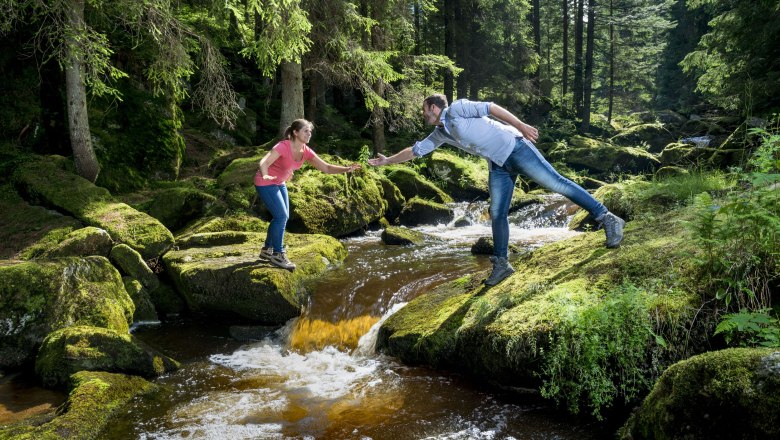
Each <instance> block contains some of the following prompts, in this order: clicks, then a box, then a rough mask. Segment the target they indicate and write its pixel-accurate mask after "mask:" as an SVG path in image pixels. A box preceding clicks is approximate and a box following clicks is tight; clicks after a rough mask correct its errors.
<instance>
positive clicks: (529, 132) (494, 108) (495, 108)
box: [490, 104, 539, 142]
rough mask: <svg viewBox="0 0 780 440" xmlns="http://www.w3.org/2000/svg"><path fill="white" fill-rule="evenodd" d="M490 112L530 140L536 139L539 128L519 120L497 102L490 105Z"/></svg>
mask: <svg viewBox="0 0 780 440" xmlns="http://www.w3.org/2000/svg"><path fill="white" fill-rule="evenodd" d="M490 114H491V115H492V116H495V117H496V118H498V119H500V120H502V121H504V122H506V123H507V124H509V125H511V126H513V127H515V128H516V129H518V131H520V133H521V134H522V135H523V136H525V138H526V139H528V140H529V141H531V142H536V139H537V138H538V137H539V130H537V129H536V128H534V127H531V126H530V125H528V124H526V123H525V122H523V121H521V120H520V119H518V118H517V116H515V115H513V114H512V112H510V111H509V110H507V109H505V108H503V107H501V106H500V105H498V104H491V105H490Z"/></svg>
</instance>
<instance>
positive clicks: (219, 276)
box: [163, 232, 346, 323]
mask: <svg viewBox="0 0 780 440" xmlns="http://www.w3.org/2000/svg"><path fill="white" fill-rule="evenodd" d="M231 234H234V235H235V236H243V239H242V240H243V241H242V242H240V243H238V242H234V243H232V244H228V245H206V246H195V247H190V248H183V249H180V250H177V251H171V252H168V253H166V254H165V255H164V256H163V260H164V262H165V265H166V267H167V268H168V269H169V271H170V274H171V278H173V280H174V282H175V283H176V287H177V290H178V291H179V292H181V293H182V295H183V296H184V298H185V300H186V302H187V305H188V307H189V308H190V309H192V310H196V311H201V312H204V313H209V314H220V313H229V314H234V315H238V316H242V317H245V318H249V319H252V320H256V321H260V322H269V323H283V322H285V321H287V320H288V319H290V318H292V317H295V316H298V315H299V313H300V310H301V305H302V304H303V301H304V300H305V291H304V288H303V285H304V282H305V281H307V280H309V279H311V278H312V277H315V276H318V275H320V274H321V273H322V272H324V271H325V270H326V269H327V268H328V267H329V266H330V265H332V264H338V263H340V262H341V261H342V260H343V259H344V257H345V256H346V250H345V249H344V247H343V246H342V245H341V243H339V242H338V241H337V240H335V239H334V238H332V237H328V236H324V235H298V234H287V235H286V237H285V241H286V244H287V246H288V250H287V254H288V256H289V258H290V259H291V260H292V261H293V262H295V263H296V264H297V265H298V267H297V269H295V271H294V272H288V271H285V270H282V269H279V268H276V267H273V266H271V264H270V263H268V262H266V261H264V260H261V259H260V258H259V257H258V253H259V251H260V248H261V247H262V246H263V244H264V242H265V234H261V233H251V232H245V233H235V232H234V233H231ZM214 235H216V234H214ZM199 240H200V239H199V238H198V236H193V237H192V238H191V239H190V240H188V242H189V243H193V244H194V243H197V242H198V241H199ZM205 242H206V243H208V240H206V241H205Z"/></svg>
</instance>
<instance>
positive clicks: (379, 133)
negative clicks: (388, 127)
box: [371, 80, 387, 156]
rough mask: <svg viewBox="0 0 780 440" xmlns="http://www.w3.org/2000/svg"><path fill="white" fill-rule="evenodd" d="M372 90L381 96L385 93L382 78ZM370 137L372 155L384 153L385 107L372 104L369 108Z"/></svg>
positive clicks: (385, 143)
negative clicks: (371, 108)
mask: <svg viewBox="0 0 780 440" xmlns="http://www.w3.org/2000/svg"><path fill="white" fill-rule="evenodd" d="M374 92H375V93H376V94H377V95H379V96H383V95H384V93H385V84H384V82H382V80H379V81H377V82H376V83H374ZM371 139H372V140H373V142H374V156H376V155H377V154H380V153H381V154H384V152H385V150H386V149H387V142H385V109H383V108H382V107H380V106H379V104H377V105H375V106H374V109H373V110H371Z"/></svg>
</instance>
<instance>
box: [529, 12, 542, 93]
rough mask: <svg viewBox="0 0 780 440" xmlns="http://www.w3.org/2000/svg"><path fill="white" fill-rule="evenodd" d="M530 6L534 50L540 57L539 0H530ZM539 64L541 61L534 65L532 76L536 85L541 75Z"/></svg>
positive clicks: (540, 23)
mask: <svg viewBox="0 0 780 440" xmlns="http://www.w3.org/2000/svg"><path fill="white" fill-rule="evenodd" d="M531 4H532V8H531V23H532V25H533V29H534V50H535V51H536V54H537V55H539V57H540V58H541V56H542V22H541V20H542V14H541V10H540V9H539V8H540V7H539V0H532V2H531ZM541 65H542V63H539V65H538V66H537V67H536V73H535V74H534V78H536V83H537V86H538V83H539V78H540V76H541V71H542V69H541Z"/></svg>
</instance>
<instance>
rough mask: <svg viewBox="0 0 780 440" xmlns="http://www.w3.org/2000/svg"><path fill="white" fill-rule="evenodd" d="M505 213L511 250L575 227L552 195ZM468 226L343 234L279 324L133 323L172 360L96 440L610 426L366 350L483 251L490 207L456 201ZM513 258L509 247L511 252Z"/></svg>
mask: <svg viewBox="0 0 780 440" xmlns="http://www.w3.org/2000/svg"><path fill="white" fill-rule="evenodd" d="M546 200H547V201H546V203H545V204H544V205H532V206H529V207H526V208H523V209H521V210H520V211H518V212H515V213H513V214H511V215H510V224H511V231H510V237H511V243H512V244H514V245H516V246H517V247H518V248H519V249H520V250H521V251H522V250H527V249H532V248H534V247H538V246H540V245H542V244H544V243H547V242H552V241H556V240H560V239H564V238H567V237H571V236H573V235H576V234H577V233H576V232H572V231H569V230H568V229H567V228H566V224H567V220H568V219H569V218H570V216H571V215H572V214H573V211H574V209H573V207H572V205H571V204H569V203H568V202H566V201H565V199H563V198H561V197H559V196H548V198H547V199H546ZM455 208H456V219H457V218H459V217H466V218H468V219H470V221H471V223H472V224H471V225H470V226H465V227H460V228H455V227H453V226H452V225H446V226H445V225H438V226H426V227H419V228H415V229H416V230H419V231H422V232H426V233H429V234H433V235H436V236H438V237H440V238H441V239H442V240H441V242H439V243H435V244H433V243H426V244H425V245H422V246H408V247H402V246H386V245H384V244H382V242H381V240H380V238H379V235H380V234H379V232H368V233H366V234H365V235H362V236H359V237H353V238H347V239H344V240H342V242H343V243H344V245H345V246H346V248H347V250H348V252H349V255H348V257H347V258H346V260H345V261H344V263H343V264H342V265H340V266H339V267H338V268H336V269H333V270H331V271H329V272H328V273H326V274H325V275H324V276H323V277H321V278H320V279H318V280H317V281H316V283H313V284H312V285H310V286H309V291H310V292H311V296H310V300H309V303H308V304H307V306H306V307H305V311H304V313H303V315H302V316H301V317H299V318H296V319H293V320H291V321H289V322H288V323H287V324H286V325H285V326H283V327H281V328H266V327H257V326H252V325H236V323H233V324H234V325H232V326H231V325H228V324H225V323H215V322H211V321H209V320H207V319H205V318H200V319H197V318H195V319H193V318H187V319H186V320H185V319H181V320H173V321H169V322H165V323H164V324H161V325H157V326H144V327H140V328H138V329H136V330H135V335H136V336H137V337H138V338H140V339H142V340H143V341H145V342H147V343H149V344H151V345H153V346H155V347H157V348H159V349H161V350H163V352H165V353H166V354H168V355H169V356H171V357H173V358H174V359H177V360H179V361H181V362H182V368H181V369H180V370H178V371H176V372H175V373H172V374H169V375H166V376H163V377H161V378H159V379H157V380H156V381H155V383H157V384H158V385H160V389H159V391H157V392H155V393H152V394H150V395H147V396H143V397H141V398H137V399H135V401H134V402H133V403H132V404H131V405H130V408H129V410H128V411H127V412H126V414H124V415H123V416H122V417H120V418H119V420H117V421H116V422H115V423H114V424H113V425H112V426H111V427H110V428H109V430H108V432H105V433H104V435H103V436H102V438H105V439H142V440H147V439H149V440H151V439H339V440H343V439H361V440H362V439H376V440H380V439H596V438H603V437H604V436H605V435H609V434H607V433H604V432H601V431H602V430H603V428H601V427H600V426H598V425H596V424H583V423H582V422H578V421H577V420H575V419H574V418H573V417H569V416H568V415H567V414H565V413H563V412H561V411H556V410H555V409H554V408H553V407H552V406H551V405H550V403H549V402H546V401H544V400H542V399H541V398H540V397H538V396H537V395H534V394H523V395H518V394H517V393H508V392H504V391H501V390H497V389H495V388H490V387H488V385H487V384H484V383H480V382H479V381H478V380H477V379H475V378H470V377H466V376H463V375H459V374H456V373H452V372H446V371H434V370H431V369H429V368H425V367H410V366H405V365H403V364H401V363H399V362H398V361H397V360H395V359H393V358H390V357H388V356H384V355H381V354H377V353H375V352H374V344H375V341H376V332H377V330H378V328H379V325H380V324H381V321H382V320H383V319H386V317H387V316H389V315H390V314H392V313H393V312H395V311H396V310H398V309H399V308H401V307H403V305H404V304H406V303H407V302H409V301H411V300H412V299H414V298H415V297H417V296H418V295H420V294H422V293H424V292H425V291H428V290H430V289H431V288H433V287H435V286H436V285H439V284H441V283H445V282H448V281H451V280H454V279H457V278H459V277H461V276H463V275H465V274H469V273H475V272H479V273H480V276H483V277H486V276H487V275H488V270H489V268H490V262H489V261H488V257H487V256H485V255H478V256H475V255H472V254H471V252H470V249H471V245H472V244H473V243H474V242H475V241H476V240H477V238H479V237H480V236H490V224H489V221H488V219H487V215H486V213H485V212H486V208H487V205H486V204H485V203H484V202H482V203H473V204H467V203H462V204H458V205H456V206H455ZM511 259H512V257H511V255H510V261H511Z"/></svg>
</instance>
